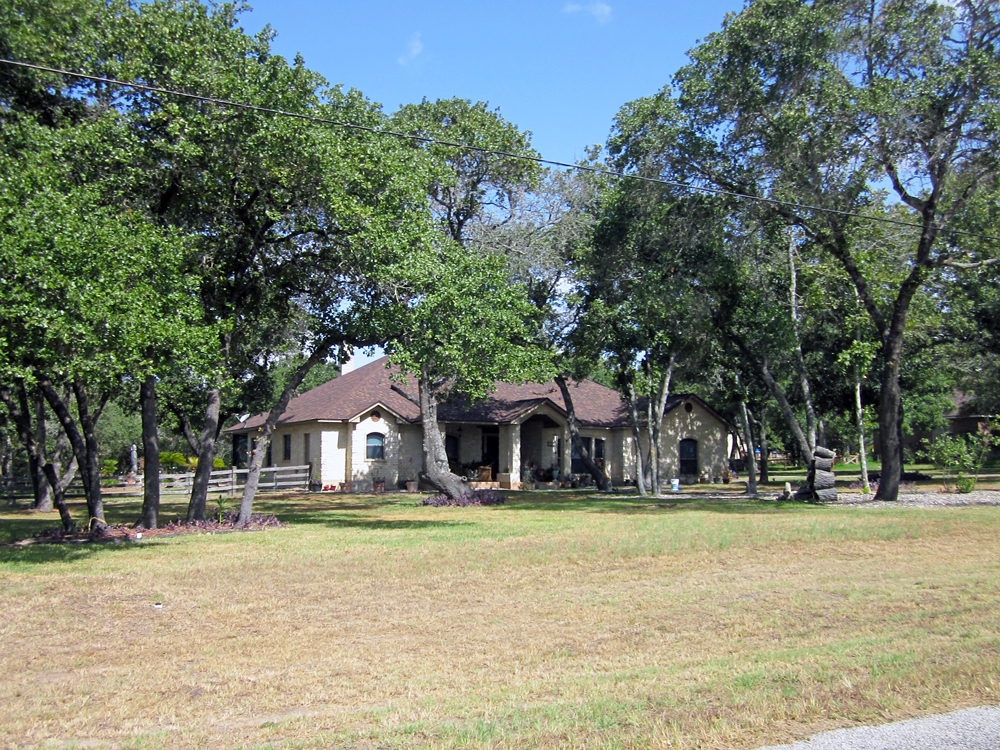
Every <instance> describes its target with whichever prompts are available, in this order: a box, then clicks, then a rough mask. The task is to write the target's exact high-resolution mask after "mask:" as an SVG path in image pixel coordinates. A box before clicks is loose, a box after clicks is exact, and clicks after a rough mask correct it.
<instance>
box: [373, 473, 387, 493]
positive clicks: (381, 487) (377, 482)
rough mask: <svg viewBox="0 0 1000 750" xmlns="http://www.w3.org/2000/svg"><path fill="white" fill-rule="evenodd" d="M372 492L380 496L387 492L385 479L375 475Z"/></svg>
mask: <svg viewBox="0 0 1000 750" xmlns="http://www.w3.org/2000/svg"><path fill="white" fill-rule="evenodd" d="M372 491H373V492H375V494H376V495H380V494H382V493H383V492H385V477H380V476H378V475H375V476H373V477H372Z"/></svg>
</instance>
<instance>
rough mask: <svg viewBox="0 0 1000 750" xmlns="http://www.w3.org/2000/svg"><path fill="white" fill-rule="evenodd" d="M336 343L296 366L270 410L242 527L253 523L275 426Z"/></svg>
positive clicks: (320, 348)
mask: <svg viewBox="0 0 1000 750" xmlns="http://www.w3.org/2000/svg"><path fill="white" fill-rule="evenodd" d="M332 346H333V342H331V341H324V342H323V343H322V344H320V345H319V346H318V347H317V348H316V349H315V350H314V351H313V353H312V354H311V355H310V357H309V359H307V360H306V361H305V362H303V363H302V364H301V365H299V367H298V369H296V370H295V372H294V373H293V374H292V377H291V379H290V380H289V381H288V383H287V384H286V385H285V389H284V390H283V391H282V392H281V397H280V398H279V399H278V402H277V403H276V404H275V405H274V406H273V407H271V411H270V412H268V415H267V419H266V420H265V422H264V426H263V427H262V428H261V433H260V435H259V436H258V437H257V442H256V444H255V445H254V449H253V455H252V456H251V457H250V466H249V467H248V469H249V471H248V472H247V483H246V484H245V485H244V486H243V496H242V497H241V499H240V513H239V516H238V517H237V519H236V523H235V526H236V527H237V528H242V527H244V526H246V525H247V524H248V523H250V516H251V515H252V514H253V501H254V497H255V496H256V495H257V487H258V486H259V483H260V470H261V468H262V467H263V465H264V456H265V455H266V453H267V446H268V445H269V444H270V443H271V434H272V433H273V432H274V426H275V425H276V424H277V423H278V420H279V419H280V418H281V415H282V414H284V413H285V409H287V408H288V402H289V401H291V399H292V396H293V395H294V394H295V391H296V390H297V389H298V387H299V386H300V385H302V381H303V380H304V379H305V377H306V375H308V374H309V371H310V370H311V369H312V368H313V367H314V366H315V365H316V364H318V363H319V362H321V361H322V360H324V359H326V356H327V355H328V354H329V353H330V348H331V347H332Z"/></svg>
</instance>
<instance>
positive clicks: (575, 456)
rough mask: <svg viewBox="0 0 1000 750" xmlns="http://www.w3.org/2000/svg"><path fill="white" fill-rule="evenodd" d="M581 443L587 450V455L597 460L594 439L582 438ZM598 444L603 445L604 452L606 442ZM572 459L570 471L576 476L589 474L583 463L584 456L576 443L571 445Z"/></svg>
mask: <svg viewBox="0 0 1000 750" xmlns="http://www.w3.org/2000/svg"><path fill="white" fill-rule="evenodd" d="M580 442H581V443H583V447H584V448H586V449H587V453H589V454H590V457H591V458H595V456H594V439H593V438H589V437H582V438H580ZM598 442H599V443H601V450H602V451H603V450H604V447H603V445H604V441H603V440H599V441H598ZM570 459H572V461H571V466H570V471H572V472H573V473H574V474H586V473H587V467H586V465H585V464H584V463H583V454H581V453H580V451H578V450H577V449H576V443H573V442H571V443H570Z"/></svg>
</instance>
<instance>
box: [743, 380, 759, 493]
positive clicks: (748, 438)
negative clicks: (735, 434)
mask: <svg viewBox="0 0 1000 750" xmlns="http://www.w3.org/2000/svg"><path fill="white" fill-rule="evenodd" d="M740 427H741V428H742V430H743V442H744V443H746V452H747V494H748V495H750V496H752V497H756V496H757V461H756V459H755V458H754V444H753V435H752V434H751V433H750V417H749V415H748V414H747V402H746V401H745V400H744V399H742V398H741V399H740Z"/></svg>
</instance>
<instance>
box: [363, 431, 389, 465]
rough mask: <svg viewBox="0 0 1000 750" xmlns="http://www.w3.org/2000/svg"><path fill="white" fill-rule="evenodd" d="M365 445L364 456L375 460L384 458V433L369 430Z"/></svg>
mask: <svg viewBox="0 0 1000 750" xmlns="http://www.w3.org/2000/svg"><path fill="white" fill-rule="evenodd" d="M365 445H366V450H365V458H369V459H372V460H375V461H383V460H385V435H383V434H382V433H381V432H369V433H368V440H367V442H366V444H365Z"/></svg>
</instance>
